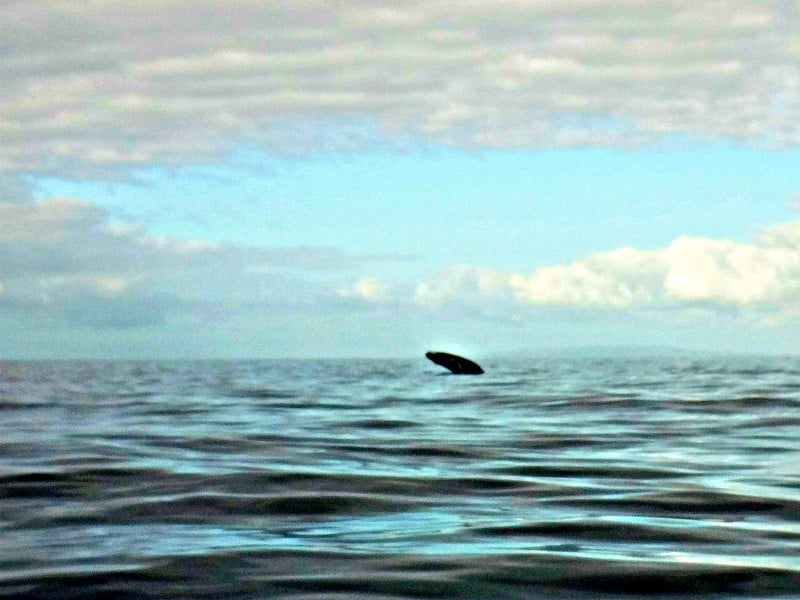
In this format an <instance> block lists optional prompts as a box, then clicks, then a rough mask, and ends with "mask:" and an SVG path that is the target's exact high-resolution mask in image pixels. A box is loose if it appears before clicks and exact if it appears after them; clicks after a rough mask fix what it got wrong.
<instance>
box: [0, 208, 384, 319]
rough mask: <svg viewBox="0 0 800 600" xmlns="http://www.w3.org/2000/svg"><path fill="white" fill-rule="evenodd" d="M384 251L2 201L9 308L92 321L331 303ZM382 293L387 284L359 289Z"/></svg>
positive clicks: (1, 247) (4, 301)
mask: <svg viewBox="0 0 800 600" xmlns="http://www.w3.org/2000/svg"><path fill="white" fill-rule="evenodd" d="M391 260H394V258H393V257H390V256H384V255H374V256H372V255H356V254H348V253H346V252H343V251H339V250H336V249H326V248H314V247H309V248H260V247H251V246H237V245H232V244H218V243H211V242H205V241H196V240H179V239H174V238H167V237H156V236H152V235H148V234H147V233H146V232H145V231H144V230H143V229H142V228H140V227H139V226H137V225H132V224H118V223H112V222H110V221H109V219H108V215H107V213H106V212H105V211H103V210H102V209H100V208H98V207H97V206H94V205H92V204H90V203H87V202H84V201H80V200H75V199H50V200H46V201H42V202H38V203H25V202H20V203H11V202H0V282H2V284H0V294H2V297H0V307H2V309H3V311H2V312H3V313H6V314H8V313H10V312H14V313H17V314H23V313H24V314H35V315H37V318H40V319H45V320H46V319H50V320H53V319H54V320H57V321H58V320H60V321H64V322H69V323H71V324H73V325H81V326H91V327H117V328H123V327H137V326H142V325H151V324H162V323H164V322H165V321H166V320H168V319H170V318H178V317H184V318H190V319H192V318H193V319H199V320H203V321H207V320H209V319H221V318H228V317H230V316H231V315H235V314H237V313H241V312H242V311H253V310H271V311H281V310H283V311H295V312H297V311H300V312H302V310H304V309H308V308H311V307H315V308H316V309H318V310H322V309H324V308H325V307H326V303H331V304H333V303H335V302H336V301H337V300H336V298H334V297H332V295H331V294H329V293H328V292H326V290H327V289H329V288H330V287H331V286H333V285H334V282H336V281H338V280H340V279H341V277H342V276H343V275H347V276H351V275H350V273H351V272H352V270H353V269H356V268H360V267H366V266H368V265H371V264H375V263H376V262H383V261H391ZM354 289H355V291H356V292H358V293H360V294H361V297H363V298H367V299H371V300H379V299H380V298H381V295H382V294H383V293H384V290H383V288H381V286H380V285H379V284H378V283H376V282H374V281H371V280H365V281H362V282H360V283H359V284H357V286H356V288H354Z"/></svg>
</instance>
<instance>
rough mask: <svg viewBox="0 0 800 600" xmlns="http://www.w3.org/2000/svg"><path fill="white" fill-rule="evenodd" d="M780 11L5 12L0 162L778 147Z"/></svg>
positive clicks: (633, 3)
mask: <svg viewBox="0 0 800 600" xmlns="http://www.w3.org/2000/svg"><path fill="white" fill-rule="evenodd" d="M798 17H800V14H798V8H797V5H796V3H792V2H783V1H780V0H729V1H727V2H718V1H714V0H698V1H697V2H694V3H687V2H684V1H682V0H591V1H590V0H570V1H564V0H560V1H557V2H556V1H549V0H548V1H546V2H543V1H542V0H514V1H511V0H508V1H491V2H489V1H486V0H480V1H478V0H471V1H468V2H460V3H459V4H458V6H457V7H453V5H452V3H450V2H443V1H438V0H431V1H428V2H416V1H415V2H403V3H398V2H389V1H380V0H378V1H370V2H358V1H355V2H350V3H330V2H327V1H325V0H303V1H295V2H292V3H284V2H276V1H264V2H253V1H252V0H230V1H229V2H225V3H219V2H216V1H214V0H197V1H192V2H189V1H188V0H180V1H176V2H171V3H170V4H169V7H168V8H166V7H165V5H164V4H163V3H155V2H137V3H135V4H133V3H111V2H80V3H75V2H62V1H57V0H41V1H39V2H15V3H5V4H4V5H3V7H2V8H0V27H2V29H3V31H6V32H8V35H7V36H6V37H7V44H6V51H5V54H4V56H3V69H2V71H0V106H3V110H2V113H0V170H7V171H18V172H19V171H21V172H25V171H28V172H32V171H43V172H58V173H60V174H72V175H75V174H80V173H81V172H84V171H86V170H92V169H114V168H116V167H118V166H120V165H136V164H143V163H152V162H161V163H167V164H178V163H194V162H197V161H202V160H206V159H209V158H210V157H212V156H214V155H217V154H219V153H224V152H225V151H227V150H228V149H229V148H230V147H231V144H233V143H247V144H255V145H260V146H262V147H266V148H268V149H271V150H274V151H277V152H313V151H315V150H320V149H324V148H326V147H336V148H351V147H357V146H358V145H363V144H365V143H369V142H370V140H369V139H364V129H363V128H362V127H361V126H362V125H363V124H369V125H370V127H369V130H370V131H372V132H373V133H374V135H376V136H382V137H384V138H388V139H398V140H400V141H401V143H403V141H408V140H413V139H415V138H416V139H424V140H430V141H436V142H444V143H447V144H454V145H460V146H464V147H495V146H497V147H546V146H558V145H571V144H598V145H602V144H616V145H620V146H627V145H630V144H636V143H642V142H646V141H651V140H656V139H658V138H659V137H661V136H664V135H669V134H671V133H683V132H686V133H690V134H696V135H699V136H703V137H707V138H723V139H724V138H733V139H736V140H739V141H742V140H743V141H745V142H751V143H763V144H768V145H780V144H797V143H798V142H800V125H799V124H800V66H798V65H800V45H798V42H797V40H798V39H800V18H798ZM339 127H341V129H338V128H339ZM330 128H333V129H335V130H336V132H335V134H331V129H330Z"/></svg>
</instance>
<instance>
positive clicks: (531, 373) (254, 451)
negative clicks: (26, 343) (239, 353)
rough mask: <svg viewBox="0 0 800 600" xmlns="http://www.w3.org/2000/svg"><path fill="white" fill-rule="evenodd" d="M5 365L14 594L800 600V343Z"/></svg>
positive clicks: (4, 544) (1, 377)
mask: <svg viewBox="0 0 800 600" xmlns="http://www.w3.org/2000/svg"><path fill="white" fill-rule="evenodd" d="M484 367H485V368H486V371H487V374H486V375H484V376H482V377H454V376H442V375H440V374H439V371H437V370H436V367H434V366H429V364H428V363H427V361H425V360H424V359H421V360H419V361H361V362H355V361H353V362H347V361H324V362H321V363H315V362H310V361H252V362H244V361H242V362H198V363H192V362H149V363H145V362H136V363H123V362H52V363H6V364H3V365H1V366H0V595H2V596H8V597H31V598H34V597H35V598H51V597H59V598H71V597H96V596H100V595H105V596H107V597H131V598H142V597H158V598H162V597H167V598H172V597H176V598H177V597H180V598H183V597H186V598H204V597H217V598H219V597H242V598H251V597H252V598H263V597H285V598H337V597H338V598H401V597H402V598H415V597H442V598H514V597H520V598H529V597H547V598H552V597H570V598H574V597H597V595H598V594H609V595H610V596H609V597H615V596H633V597H635V596H640V595H647V596H648V597H658V596H662V595H663V596H665V597H666V596H672V597H676V596H677V597H688V596H703V595H709V594H710V595H717V596H720V595H725V596H728V597H731V598H745V597H764V596H771V597H795V595H798V597H800V385H798V383H800V361H798V360H795V359H788V358H787V359H779V358H777V359H776V358H769V359H767V358H764V359H756V358H748V359H744V358H708V359H702V360H701V359H695V358H678V359H662V360H611V359H608V360H601V359H570V360H567V359H558V360H556V359H548V360H543V359H541V360H536V359H531V360H527V361H517V362H503V363H501V362H499V361H498V362H495V363H494V364H492V363H491V362H488V363H485V364H484Z"/></svg>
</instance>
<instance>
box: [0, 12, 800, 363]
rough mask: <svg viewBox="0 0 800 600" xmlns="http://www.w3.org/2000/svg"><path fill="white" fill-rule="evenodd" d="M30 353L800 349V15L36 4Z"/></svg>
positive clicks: (0, 41)
mask: <svg viewBox="0 0 800 600" xmlns="http://www.w3.org/2000/svg"><path fill="white" fill-rule="evenodd" d="M0 31H1V32H2V35H1V36H0V358H4V359H27V358H31V359H36V358H110V359H126V358H286V357H303V358H313V357H412V356H420V355H422V354H423V353H424V352H425V351H426V350H445V351H455V352H463V353H468V354H469V355H470V356H472V357H474V358H481V357H485V356H490V355H497V354H503V353H511V352H533V353H548V352H551V351H553V350H560V349H565V348H566V349H569V348H579V347H587V346H588V347H609V348H610V347H630V346H633V347H637V348H650V347H653V348H656V347H667V348H674V349H687V350H693V351H700V352H707V351H709V352H748V353H749V352H754V353H769V354H798V353H800V342H798V340H800V2H798V1H796V0H715V1H711V0H695V1H692V2H689V1H687V0H492V1H485V0H463V1H462V2H459V3H457V4H454V3H452V2H444V1H439V0H427V1H424V2H423V1H414V0H404V1H394V2H389V1H382V0H371V1H369V2H363V1H358V0H349V1H348V2H340V1H336V0H328V1H326V0H293V1H291V2H276V1H265V0H260V1H258V0H225V1H224V2H223V1H219V0H192V1H191V2H189V1H183V0H173V1H170V2H154V1H150V0H137V1H136V2H133V1H130V2H126V1H122V2H120V1H113V2H112V1H110V0H84V1H82V2H69V1H65V0H59V1H57V0H7V1H5V2H3V3H2V4H0Z"/></svg>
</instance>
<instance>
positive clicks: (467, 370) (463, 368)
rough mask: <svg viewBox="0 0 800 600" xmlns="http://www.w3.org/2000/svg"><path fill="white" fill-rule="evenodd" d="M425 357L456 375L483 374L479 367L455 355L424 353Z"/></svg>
mask: <svg viewBox="0 0 800 600" xmlns="http://www.w3.org/2000/svg"><path fill="white" fill-rule="evenodd" d="M425 357H426V358H427V359H428V360H431V361H433V362H435V363H436V364H437V365H441V366H443V367H444V368H445V369H449V370H450V371H451V372H453V373H455V374H456V375H481V374H482V373H483V369H481V367H480V365H478V364H477V363H474V362H472V361H471V360H469V359H468V358H464V357H463V356H458V355H456V354H449V353H447V352H426V353H425Z"/></svg>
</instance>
